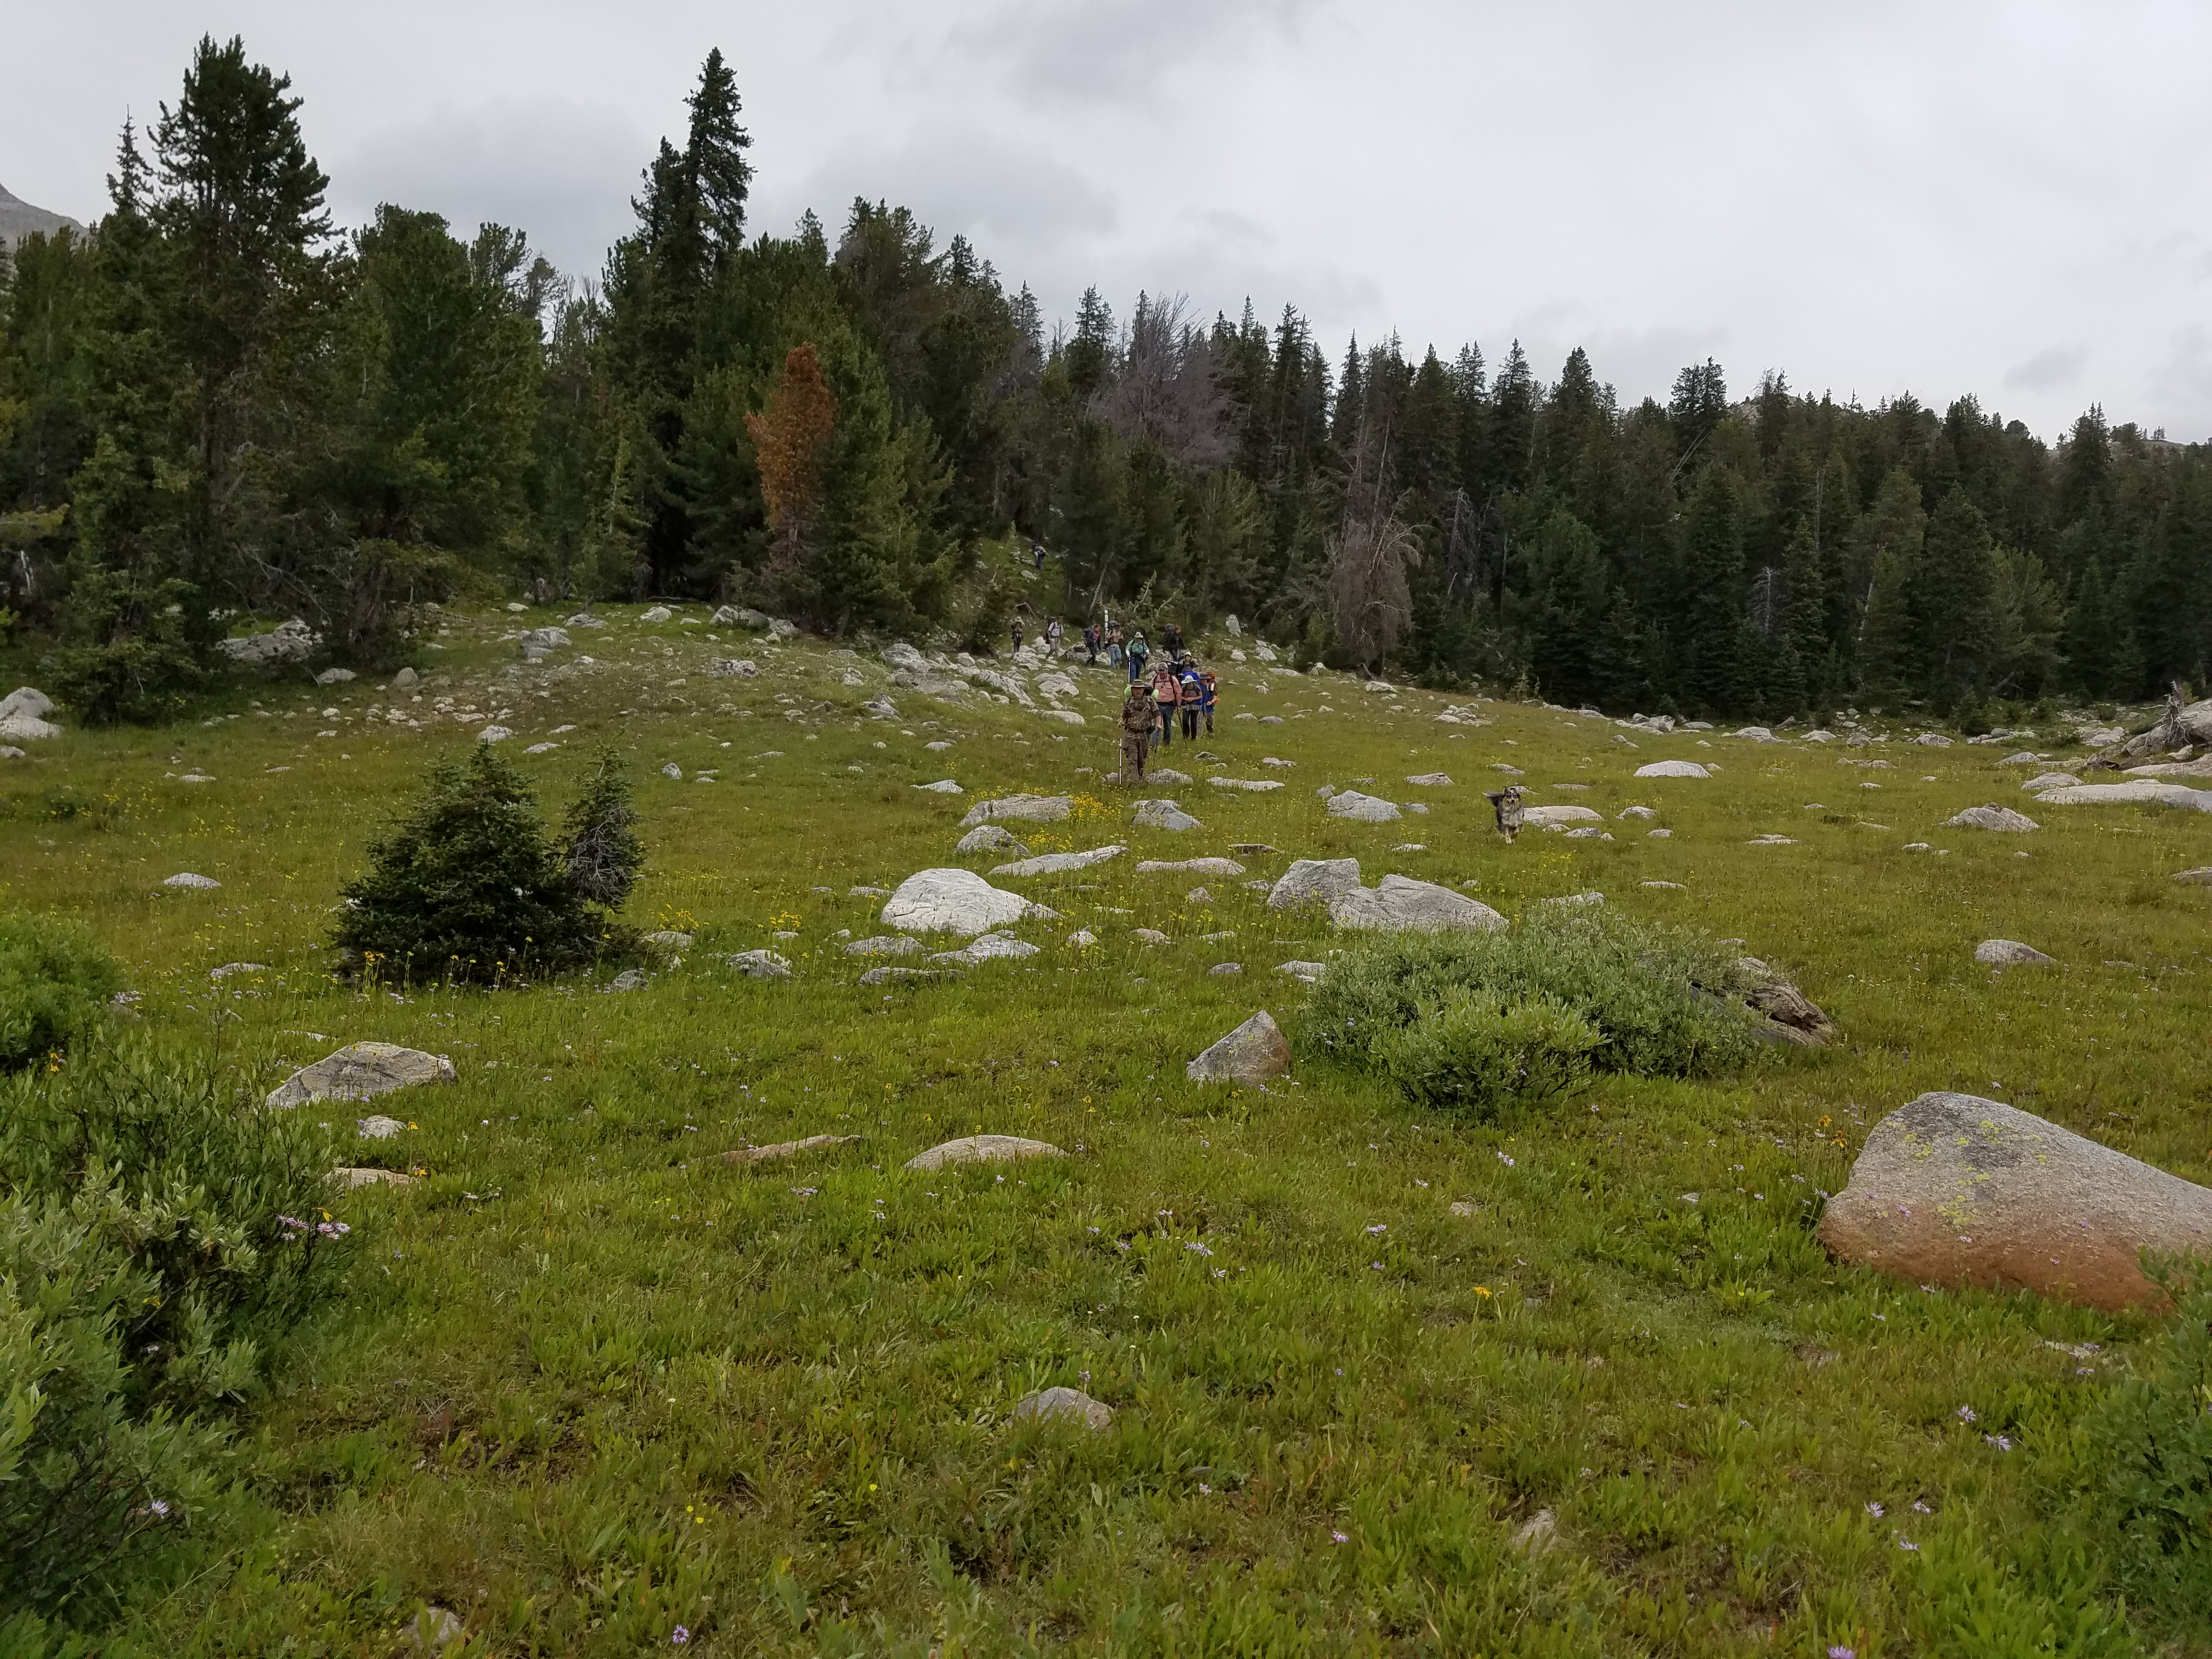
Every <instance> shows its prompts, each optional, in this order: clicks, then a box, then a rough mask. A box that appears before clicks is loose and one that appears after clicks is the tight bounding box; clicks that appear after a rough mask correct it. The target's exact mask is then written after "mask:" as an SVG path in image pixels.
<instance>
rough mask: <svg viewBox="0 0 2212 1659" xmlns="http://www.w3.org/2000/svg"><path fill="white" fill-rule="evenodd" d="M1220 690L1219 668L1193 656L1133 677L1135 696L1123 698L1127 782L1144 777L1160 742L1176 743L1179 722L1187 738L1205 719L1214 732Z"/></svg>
mask: <svg viewBox="0 0 2212 1659" xmlns="http://www.w3.org/2000/svg"><path fill="white" fill-rule="evenodd" d="M1218 690H1219V688H1218V685H1217V684H1216V682H1215V680H1214V678H1213V671H1212V670H1211V669H1207V668H1200V666H1199V665H1197V664H1196V663H1195V662H1194V661H1192V660H1191V659H1189V658H1188V657H1185V658H1184V659H1182V662H1181V663H1179V664H1176V665H1165V664H1163V665H1161V667H1160V668H1159V669H1158V671H1156V672H1154V673H1153V674H1152V675H1151V676H1150V677H1149V678H1144V679H1133V680H1131V681H1130V682H1129V695H1128V696H1127V697H1126V698H1124V699H1123V700H1122V702H1121V777H1122V780H1123V781H1125V782H1136V783H1142V782H1143V781H1144V780H1145V759H1146V756H1147V755H1148V754H1149V753H1150V752H1151V750H1152V746H1153V745H1154V744H1158V745H1159V747H1161V748H1163V749H1165V748H1166V747H1168V745H1169V744H1172V743H1173V742H1174V741H1175V733H1176V726H1182V735H1183V740H1184V741H1185V742H1190V741H1193V740H1194V739H1195V738H1197V736H1198V732H1199V727H1200V724H1201V723H1203V724H1204V726H1205V728H1206V735H1208V736H1209V737H1210V736H1212V732H1213V709H1214V704H1215V702H1216V701H1217V699H1218Z"/></svg>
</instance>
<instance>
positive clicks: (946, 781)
mask: <svg viewBox="0 0 2212 1659" xmlns="http://www.w3.org/2000/svg"><path fill="white" fill-rule="evenodd" d="M908 787H909V788H914V789H921V790H926V791H927V793H930V794H933V795H958V794H964V793H966V791H964V790H963V789H962V788H961V787H960V786H959V785H958V784H957V783H955V782H954V781H952V780H951V778H939V779H938V781H936V782H934V783H916V784H910V785H908Z"/></svg>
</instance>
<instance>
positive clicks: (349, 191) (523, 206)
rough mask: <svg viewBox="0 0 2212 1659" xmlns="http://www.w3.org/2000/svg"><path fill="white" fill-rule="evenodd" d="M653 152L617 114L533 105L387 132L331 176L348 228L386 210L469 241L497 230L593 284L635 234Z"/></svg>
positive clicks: (430, 118) (454, 113)
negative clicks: (513, 234)
mask: <svg viewBox="0 0 2212 1659" xmlns="http://www.w3.org/2000/svg"><path fill="white" fill-rule="evenodd" d="M652 149H653V140H652V139H651V138H649V137H647V135H646V134H645V133H644V132H643V131H641V129H640V128H639V126H638V125H637V123H636V122H635V120H633V119H632V118H630V117H629V115H628V114H626V113H625V112H623V111H622V110H620V109H617V108H615V107H613V106H610V105H605V104H591V103H581V102H570V101H568V100H559V99H538V100H529V101H527V102H501V103H492V104H483V105H479V106H477V107H475V108H471V109H440V110H437V111H435V112H431V113H429V114H428V115H425V116H423V117H422V118H419V119H417V120H414V121H410V122H408V123H406V124H404V125H396V126H389V127H385V128H382V129H380V130H379V131H374V132H372V133H370V134H368V136H367V137H364V138H362V140H361V141H360V142H359V143H358V144H357V145H356V147H355V148H354V149H353V150H352V151H351V152H350V153H349V154H348V155H344V156H343V157H341V158H338V159H337V161H335V162H334V163H332V164H331V166H330V167H329V168H328V171H329V173H330V174H331V197H332V206H333V208H334V209H335V210H337V214H338V216H339V217H340V220H341V222H344V223H348V224H359V223H362V222H365V221H366V220H367V219H368V217H369V216H370V215H371V214H373V213H374V211H375V209H376V206H377V204H379V203H381V202H392V203H395V204H398V205H400V206H403V207H410V208H421V209H428V210H431V211H433V212H436V213H441V214H443V215H444V216H446V217H447V219H448V220H449V221H451V222H453V226H454V227H455V229H456V231H457V232H458V233H459V234H463V235H466V234H469V232H471V231H472V230H473V229H474V228H475V227H476V226H477V224H478V223H480V222H483V221H485V220H492V221H495V222H498V223H501V224H506V225H513V226H517V227H519V228H521V229H523V230H525V231H527V232H528V233H529V235H530V240H531V242H532V245H533V246H536V247H537V248H538V250H539V252H543V253H544V255H545V256H546V258H549V259H550V260H552V261H553V263H554V264H556V265H558V266H560V267H561V268H562V270H566V271H568V272H569V273H571V274H572V275H575V276H593V275H596V274H597V273H598V271H599V267H600V265H601V264H602V263H603V261H604V259H605V254H606V251H607V248H608V246H610V245H611V243H612V242H613V241H614V240H615V239H616V238H617V237H619V236H621V235H623V234H625V233H626V232H627V231H628V230H629V225H630V218H631V216H630V211H629V198H630V197H632V196H633V195H634V194H635V193H636V191H637V186H638V176H639V174H640V173H641V170H642V169H643V167H644V166H645V164H646V163H647V161H649V160H650V159H651V157H652Z"/></svg>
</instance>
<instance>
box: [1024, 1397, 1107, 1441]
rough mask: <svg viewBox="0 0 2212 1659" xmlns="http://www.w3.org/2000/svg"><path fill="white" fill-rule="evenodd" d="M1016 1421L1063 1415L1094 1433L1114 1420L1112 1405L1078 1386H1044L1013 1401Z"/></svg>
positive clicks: (1054, 1417) (1062, 1416) (1061, 1416)
mask: <svg viewBox="0 0 2212 1659" xmlns="http://www.w3.org/2000/svg"><path fill="white" fill-rule="evenodd" d="M1012 1416H1013V1419H1014V1420H1015V1421H1016V1422H1021V1421H1023V1420H1024V1419H1031V1418H1045V1419H1056V1418H1066V1419H1069V1420H1071V1421H1073V1422H1076V1423H1079V1424H1081V1425H1083V1426H1084V1427H1085V1428H1086V1429H1088V1430H1090V1431H1091V1433H1093V1434H1096V1433H1097V1432H1098V1431H1100V1430H1102V1429H1103V1428H1105V1427H1106V1426H1107V1425H1109V1424H1110V1423H1112V1422H1113V1420H1114V1408H1113V1407H1111V1406H1108V1405H1105V1404H1103V1402H1101V1401H1096V1400H1093V1399H1092V1398H1091V1396H1090V1395H1087V1394H1085V1393H1084V1392H1083V1391H1082V1390H1081V1389H1044V1390H1042V1392H1040V1393H1037V1394H1032V1395H1024V1397H1023V1398H1022V1399H1021V1400H1019V1401H1017V1402H1015V1405H1014V1409H1013V1413H1012Z"/></svg>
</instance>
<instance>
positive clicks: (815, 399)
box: [745, 345, 837, 551]
mask: <svg viewBox="0 0 2212 1659" xmlns="http://www.w3.org/2000/svg"><path fill="white" fill-rule="evenodd" d="M836 424H837V398H836V394H835V393H834V392H831V391H830V390H829V386H828V384H827V383H826V382H824V381H823V378H822V365H821V364H820V363H819V362H816V361H815V356H814V348H813V347H812V346H811V345H799V346H793V347H792V349H791V350H790V351H789V352H788V353H787V354H786V356H785V357H784V360H783V371H782V373H781V374H778V375H777V376H776V379H775V387H774V388H773V389H772V390H771V391H770V392H769V395H768V408H767V410H765V411H764V412H763V413H762V414H758V415H748V416H745V430H746V431H747V432H748V433H750V434H751V435H752V441H753V449H754V451H755V453H756V454H757V458H758V461H759V465H760V480H761V495H762V497H763V499H764V500H765V501H767V503H768V522H769V529H771V530H772V531H774V532H775V534H776V537H777V538H778V539H779V540H780V541H781V542H782V543H783V544H784V546H785V549H786V550H787V551H795V550H797V549H798V548H799V547H800V546H801V545H803V544H805V539H806V531H807V526H808V525H809V524H810V523H811V521H812V519H813V516H814V507H815V504H816V503H817V501H819V500H820V498H821V495H822V470H821V459H822V446H823V444H825V443H827V442H829V434H830V432H831V431H832V430H833V429H834V428H836Z"/></svg>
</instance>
